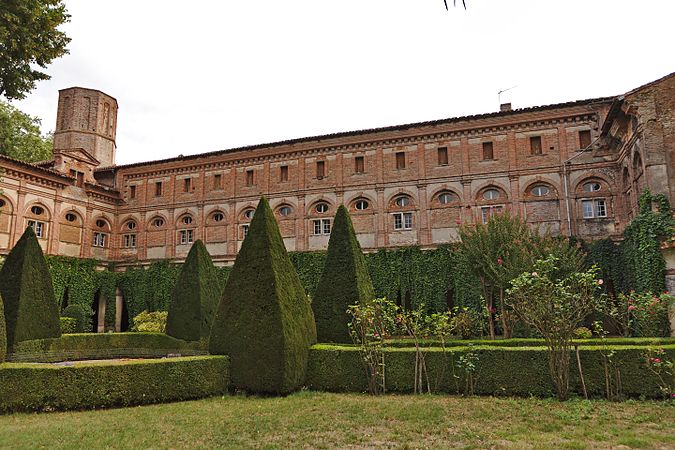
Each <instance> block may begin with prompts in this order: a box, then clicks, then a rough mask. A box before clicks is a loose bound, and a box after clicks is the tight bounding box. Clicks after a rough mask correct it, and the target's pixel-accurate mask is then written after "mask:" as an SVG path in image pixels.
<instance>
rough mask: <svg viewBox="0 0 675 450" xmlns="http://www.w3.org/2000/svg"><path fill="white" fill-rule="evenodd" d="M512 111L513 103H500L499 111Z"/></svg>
mask: <svg viewBox="0 0 675 450" xmlns="http://www.w3.org/2000/svg"><path fill="white" fill-rule="evenodd" d="M505 111H511V103H502V104H501V105H499V112H505Z"/></svg>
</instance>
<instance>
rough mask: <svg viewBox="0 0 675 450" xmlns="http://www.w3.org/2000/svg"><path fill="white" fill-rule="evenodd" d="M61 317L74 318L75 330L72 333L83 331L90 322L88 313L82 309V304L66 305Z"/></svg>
mask: <svg viewBox="0 0 675 450" xmlns="http://www.w3.org/2000/svg"><path fill="white" fill-rule="evenodd" d="M61 317H69V318H71V319H74V320H75V330H74V331H73V333H84V332H85V331H86V330H87V328H89V323H90V322H91V317H90V314H89V313H88V312H87V311H85V310H84V307H82V305H78V304H72V305H68V306H66V308H65V309H64V310H63V314H61Z"/></svg>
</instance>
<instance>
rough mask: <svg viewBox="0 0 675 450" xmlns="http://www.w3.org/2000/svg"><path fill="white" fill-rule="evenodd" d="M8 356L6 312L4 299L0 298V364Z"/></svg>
mask: <svg viewBox="0 0 675 450" xmlns="http://www.w3.org/2000/svg"><path fill="white" fill-rule="evenodd" d="M6 355H7V334H6V333H5V311H4V308H3V307H2V298H0V364H1V363H2V362H3V361H4V360H5V356H6Z"/></svg>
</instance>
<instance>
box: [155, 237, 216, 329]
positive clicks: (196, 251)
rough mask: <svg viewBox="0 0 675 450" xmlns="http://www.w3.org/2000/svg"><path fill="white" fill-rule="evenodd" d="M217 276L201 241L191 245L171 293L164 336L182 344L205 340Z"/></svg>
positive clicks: (209, 324)
mask: <svg viewBox="0 0 675 450" xmlns="http://www.w3.org/2000/svg"><path fill="white" fill-rule="evenodd" d="M218 287H219V284H218V273H217V272H216V269H215V267H214V266H213V262H212V261H211V255H209V252H208V250H207V249H206V246H205V245H204V243H203V242H202V241H201V240H197V241H195V243H194V244H192V248H191V249H190V253H188V256H187V259H186V260H185V263H184V264H183V266H182V267H181V271H180V275H179V276H178V281H177V282H176V285H175V286H174V288H173V291H172V292H171V302H170V303H169V315H168V317H167V319H166V334H168V335H169V336H173V337H175V338H177V339H182V340H184V341H199V340H200V339H204V340H206V339H208V337H209V334H210V333H211V324H212V322H213V315H214V312H215V310H216V307H217V306H218V301H219V300H220V299H219V295H220V290H219V289H218Z"/></svg>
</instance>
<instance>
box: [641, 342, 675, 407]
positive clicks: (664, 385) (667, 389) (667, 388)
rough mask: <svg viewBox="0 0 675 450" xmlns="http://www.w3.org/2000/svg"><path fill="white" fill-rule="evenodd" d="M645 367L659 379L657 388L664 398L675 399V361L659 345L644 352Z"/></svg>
mask: <svg viewBox="0 0 675 450" xmlns="http://www.w3.org/2000/svg"><path fill="white" fill-rule="evenodd" d="M644 358H645V364H646V365H647V368H648V369H649V370H650V371H651V372H652V373H653V374H654V375H656V377H657V378H658V380H659V389H660V390H661V393H662V394H663V397H664V398H665V399H670V400H675V362H674V361H673V360H672V359H670V358H669V357H668V354H667V353H666V351H665V350H664V349H663V348H661V347H656V348H650V349H648V350H647V351H646V352H645V354H644Z"/></svg>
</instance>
